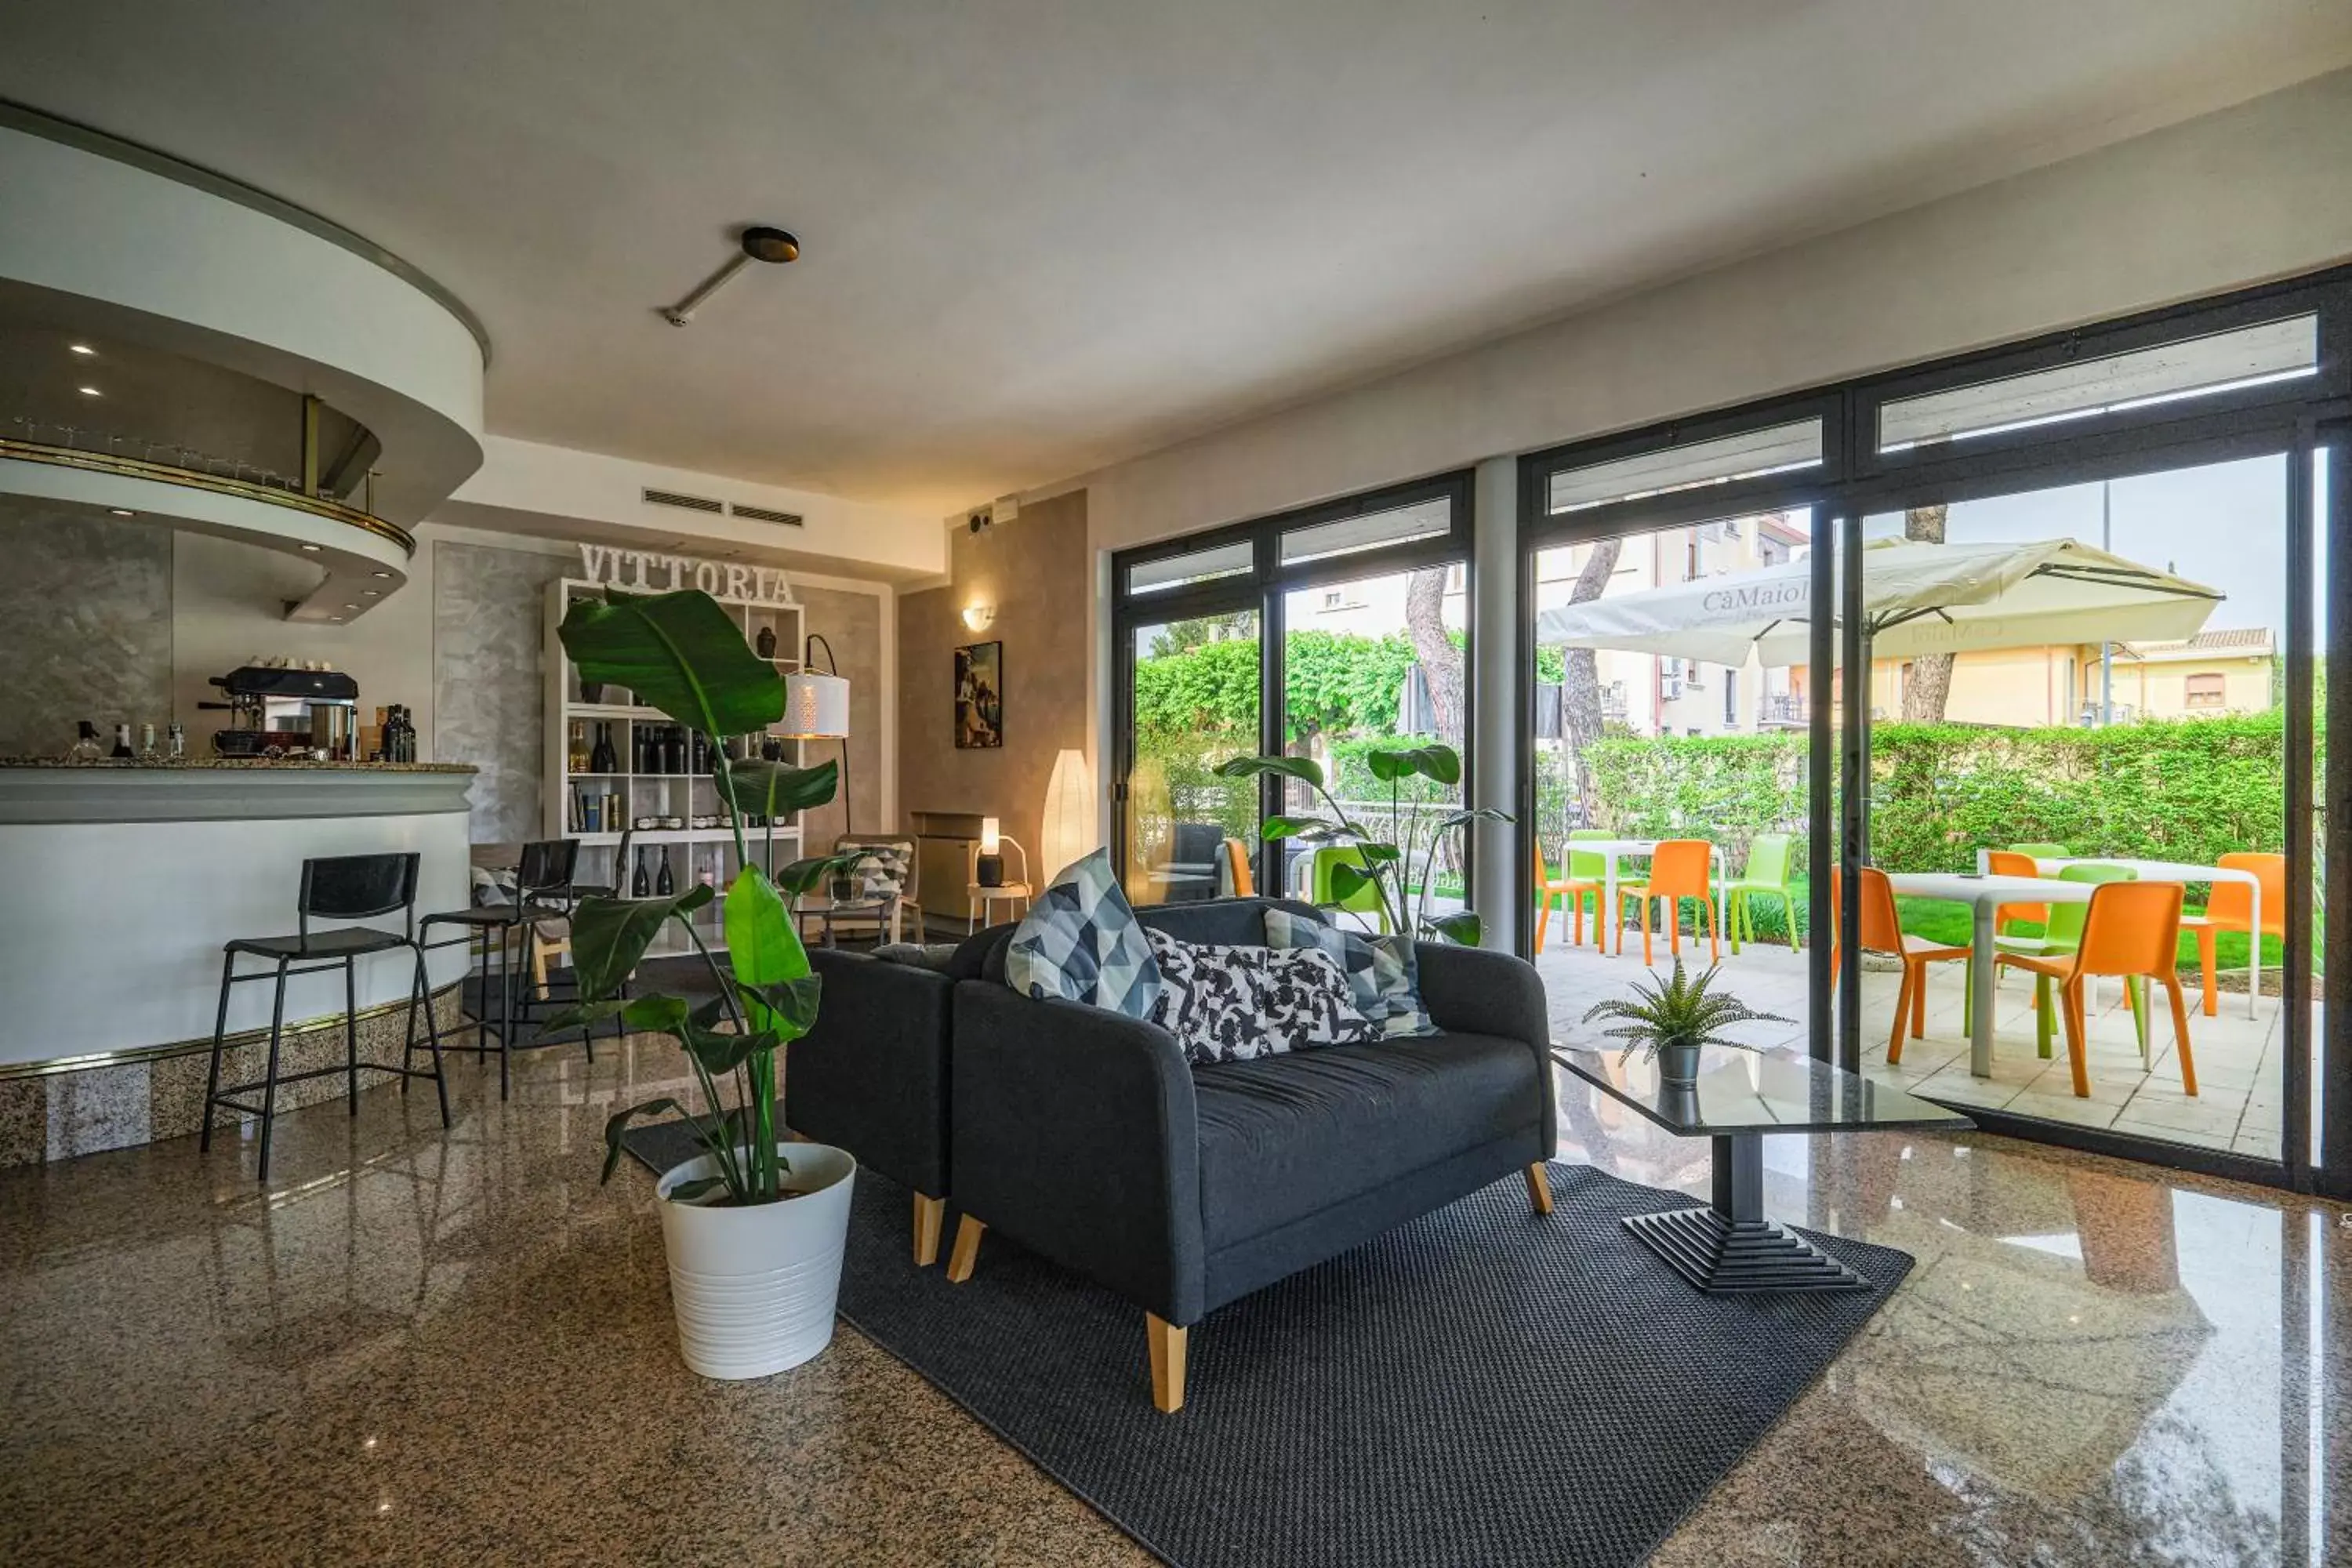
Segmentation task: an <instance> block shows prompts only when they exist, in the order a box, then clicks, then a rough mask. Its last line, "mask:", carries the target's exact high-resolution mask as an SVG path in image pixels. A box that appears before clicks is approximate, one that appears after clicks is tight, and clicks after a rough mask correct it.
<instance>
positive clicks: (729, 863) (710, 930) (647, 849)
mask: <svg viewBox="0 0 2352 1568" xmlns="http://www.w3.org/2000/svg"><path fill="white" fill-rule="evenodd" d="M603 595H604V589H603V587H602V586H601V585H599V584H593V583H589V582H585V581H580V580H574V579H571V578H567V579H565V580H564V581H562V582H560V583H555V584H550V585H549V587H548V590H547V601H548V602H547V615H546V624H547V658H546V668H547V670H548V689H547V715H548V723H547V755H546V763H545V767H544V770H543V775H542V776H543V777H544V779H545V781H546V787H545V788H544V789H543V790H542V792H541V795H542V798H543V800H544V801H545V814H546V815H545V832H546V834H547V837H551V838H577V839H578V840H580V865H579V870H578V872H577V873H576V874H577V876H578V878H579V879H580V880H581V881H583V882H585V883H591V884H594V883H604V884H608V885H610V886H613V887H616V888H619V889H621V890H622V892H623V894H624V895H626V894H627V892H628V890H629V888H630V884H631V880H632V879H633V877H634V874H635V866H634V865H616V864H615V860H614V858H615V856H616V855H617V854H618V852H619V849H620V846H621V838H622V829H623V828H624V827H625V826H627V824H628V823H630V822H632V821H635V820H636V819H637V818H640V817H647V816H655V817H660V816H678V817H683V818H685V819H686V820H687V821H688V822H689V823H690V822H692V821H693V819H694V818H695V817H698V816H720V815H722V812H721V808H720V805H719V795H718V790H717V787H716V786H715V785H713V784H712V783H711V782H710V778H709V773H707V772H706V773H702V774H700V775H697V774H694V773H670V772H667V771H665V770H656V771H640V770H638V769H636V768H635V766H634V765H633V764H634V762H635V757H636V741H637V737H638V735H639V733H640V732H641V731H643V732H646V733H649V734H656V735H659V736H662V737H667V735H668V734H669V732H670V731H673V730H676V729H677V726H676V725H674V724H672V723H671V722H670V721H669V720H668V719H667V718H665V717H664V716H663V715H662V714H661V713H660V712H659V711H658V710H655V709H652V708H641V707H638V706H637V705H636V703H635V700H634V694H633V693H631V692H629V691H626V690H625V689H621V688H619V687H615V686H607V687H605V688H604V689H603V690H602V691H600V692H598V693H597V697H598V699H599V700H597V701H594V702H589V701H586V700H583V697H582V694H581V689H580V672H579V670H578V669H577V668H574V667H573V666H572V660H571V659H570V658H568V657H566V656H565V654H564V651H563V644H562V639H561V638H559V637H557V636H556V628H557V627H558V626H561V625H562V622H563V616H564V613H565V611H566V610H567V609H568V608H569V606H570V605H571V602H572V600H573V599H575V598H587V597H596V598H601V597H603ZM719 605H721V606H722V607H724V608H725V609H726V610H727V611H728V612H729V613H730V615H732V616H735V618H736V621H737V624H738V625H740V626H742V628H743V637H744V640H745V641H746V642H749V643H751V645H752V646H753V647H757V646H758V641H759V635H760V633H761V630H762V629H766V630H770V631H772V632H774V633H775V637H776V657H775V658H773V659H772V661H771V662H772V663H773V664H774V665H775V667H776V669H777V671H778V673H780V674H789V673H791V672H793V671H794V670H797V669H799V668H800V651H801V611H800V607H799V606H798V605H779V604H774V603H771V602H767V601H760V602H757V603H753V602H751V601H747V600H740V599H729V598H724V597H721V598H719ZM574 724H579V725H580V726H582V729H583V734H584V736H585V739H586V741H587V743H588V749H589V751H590V752H591V754H592V755H593V752H594V751H595V748H596V742H597V737H598V731H599V729H600V727H601V728H602V730H603V731H604V734H605V735H606V736H607V737H608V738H609V739H610V741H611V742H612V746H613V754H614V760H615V762H616V763H618V764H619V768H618V771H616V772H613V773H593V772H589V773H574V772H573V771H572V767H571V746H572V725H574ZM773 728H775V729H778V730H781V729H782V725H777V726H774V727H773ZM685 739H686V742H687V751H688V766H691V764H692V755H691V753H692V737H691V736H690V735H688V736H687V737H685ZM782 746H783V760H784V761H786V762H789V763H793V765H794V766H798V765H799V764H800V761H801V742H798V741H784V742H782ZM592 795H593V796H599V797H601V796H606V795H610V796H613V797H614V798H615V799H616V800H617V801H618V803H619V805H620V812H621V815H620V816H619V818H618V820H617V823H616V824H615V825H614V826H608V827H602V828H600V829H599V830H597V831H594V832H591V831H589V830H588V829H587V828H586V827H585V826H583V814H582V810H581V803H582V801H583V797H587V796H592ZM743 836H744V838H745V841H746V843H747V844H748V846H749V847H750V849H751V854H752V857H753V858H755V859H757V858H761V856H762V855H763V853H764V852H765V850H766V847H767V843H768V830H767V829H766V828H763V827H746V828H745V829H744V830H743ZM629 847H630V849H629V853H630V858H631V860H632V861H633V862H634V861H637V860H640V859H642V861H643V863H644V865H645V868H646V877H647V878H648V879H652V878H655V877H656V876H658V875H659V872H660V867H661V861H662V858H663V857H664V856H665V855H667V857H668V858H669V868H670V879H671V882H672V885H673V886H674V887H675V888H676V889H677V890H679V891H683V890H685V889H687V888H688V887H691V886H692V885H693V884H694V883H695V881H696V880H698V879H702V878H706V877H707V878H709V879H710V881H711V883H712V885H713V887H714V888H716V889H717V890H718V891H719V892H720V893H724V892H725V891H726V890H727V885H728V883H729V882H730V881H732V880H733V879H734V876H735V873H736V871H737V870H738V869H740V866H739V864H738V861H737V857H736V853H735V835H734V832H733V830H732V829H731V828H730V827H728V826H726V825H725V824H724V823H721V824H719V826H711V827H692V826H688V827H680V828H639V829H638V830H636V831H635V833H634V834H631V835H630V836H629ZM801 853H802V851H801V830H800V828H799V827H798V826H790V827H778V828H777V829H776V830H775V863H776V865H778V866H782V865H785V864H787V863H789V862H791V861H793V860H796V859H799V858H801ZM696 932H697V934H698V935H699V936H700V937H701V939H702V941H703V942H704V943H705V944H707V945H708V946H709V947H710V948H711V950H712V951H714V952H716V951H718V950H719V948H721V947H723V946H724V945H725V943H726V939H725V936H724V934H723V932H722V931H721V930H720V926H719V904H718V903H717V902H716V901H715V900H714V901H713V902H712V903H710V904H709V905H706V906H705V907H704V909H703V910H702V911H701V913H700V915H699V916H698V919H697V921H696ZM647 951H648V952H653V953H655V954H670V953H679V952H693V951H694V948H693V944H692V943H691V942H688V940H687V939H686V938H685V937H684V936H682V935H680V934H678V933H677V931H676V928H675V927H672V928H670V929H668V930H666V931H664V933H663V935H662V937H661V938H660V940H659V941H657V942H656V943H655V945H654V946H653V947H652V948H650V949H648V950H647Z"/></svg>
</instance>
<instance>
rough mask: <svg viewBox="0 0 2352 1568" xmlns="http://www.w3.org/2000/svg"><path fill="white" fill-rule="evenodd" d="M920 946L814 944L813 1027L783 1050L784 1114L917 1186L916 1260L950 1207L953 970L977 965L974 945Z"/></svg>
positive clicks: (931, 1244)
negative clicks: (818, 992)
mask: <svg viewBox="0 0 2352 1568" xmlns="http://www.w3.org/2000/svg"><path fill="white" fill-rule="evenodd" d="M891 951H897V950H891ZM963 951H964V950H961V949H959V950H958V952H959V953H960V954H961V952H963ZM918 952H919V950H914V951H909V952H904V953H902V954H901V956H900V957H899V958H897V959H894V958H889V957H877V956H874V955H871V954H867V953H863V952H845V951H844V950H842V949H839V948H830V947H821V948H816V949H813V950H812V951H811V952H810V953H809V963H810V964H811V965H812V966H813V967H814V970H815V972H816V973H817V975H818V976H819V978H821V979H822V980H823V981H824V991H823V994H822V997H821V1000H820V1001H819V1003H818V1005H817V1016H816V1024H815V1026H814V1027H813V1028H811V1029H810V1030H809V1032H808V1033H807V1034H806V1035H804V1036H803V1037H801V1038H799V1039H797V1040H794V1041H793V1043H792V1045H791V1046H789V1047H786V1049H785V1052H784V1123H785V1125H786V1126H788V1127H790V1128H791V1129H792V1130H793V1131H795V1132H798V1133H800V1134H802V1135H803V1136H804V1137H808V1138H812V1139H814V1140H815V1141H816V1142H820V1143H831V1144H835V1145H836V1146H838V1147H840V1148H843V1149H846V1150H848V1151H849V1152H850V1153H852V1154H854V1155H856V1157H857V1163H859V1164H861V1165H865V1166H867V1167H869V1168H870V1169H873V1170H875V1171H877V1172H879V1173H882V1174H883V1175H885V1176H887V1177H889V1178H890V1179H891V1180H892V1181H894V1182H898V1183H899V1184H902V1185H905V1186H908V1187H911V1188H912V1189H914V1194H915V1215H914V1227H915V1266H916V1267H917V1268H925V1267H928V1266H929V1264H930V1263H931V1261H932V1260H933V1259H934V1258H937V1257H938V1256H939V1249H940V1224H941V1222H942V1221H943V1219H944V1218H945V1217H946V1204H947V1195H948V1191H949V1188H948V1158H949V1150H948V1031H949V1028H950V1025H951V1022H952V1007H951V998H952V996H953V994H954V992H955V982H956V980H957V978H958V977H959V976H962V977H966V978H968V977H970V976H972V975H976V974H977V973H979V958H980V952H981V950H980V949H979V948H977V947H975V948H972V949H971V957H970V960H969V963H968V966H960V965H959V964H958V963H957V961H956V959H955V958H947V959H945V960H944V961H942V960H941V959H940V956H939V955H938V954H936V953H933V954H931V955H930V957H929V962H921V961H918V959H917V953H918Z"/></svg>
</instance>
